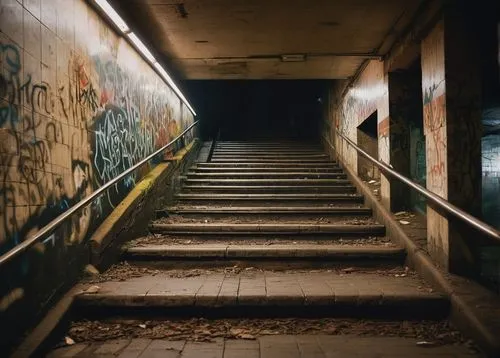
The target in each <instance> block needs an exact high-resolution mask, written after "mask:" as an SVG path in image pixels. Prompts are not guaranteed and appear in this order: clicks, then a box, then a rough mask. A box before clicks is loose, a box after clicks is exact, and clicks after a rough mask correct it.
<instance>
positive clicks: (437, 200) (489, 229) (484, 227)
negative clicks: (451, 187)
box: [325, 129, 500, 242]
mask: <svg viewBox="0 0 500 358" xmlns="http://www.w3.org/2000/svg"><path fill="white" fill-rule="evenodd" d="M335 131H336V133H337V134H338V135H339V136H340V137H341V138H342V139H344V140H345V141H346V142H347V143H348V144H350V145H351V146H352V147H353V148H354V149H356V151H358V153H360V154H361V155H362V156H363V157H365V158H366V159H368V160H369V161H370V162H372V163H373V164H375V165H376V166H377V167H378V168H379V169H381V170H382V171H383V172H384V173H386V174H389V175H390V176H392V177H395V178H396V179H398V180H399V181H400V182H402V183H404V184H406V185H408V186H409V187H410V188H412V189H415V190H416V191H417V192H419V193H420V194H422V195H423V196H425V197H426V198H427V199H429V200H430V201H431V202H432V203H434V204H436V205H437V206H439V207H440V208H442V209H444V210H445V211H446V212H447V213H449V214H452V215H453V216H455V217H456V218H458V219H460V220H462V221H465V222H466V223H467V224H469V225H470V226H472V227H474V228H476V229H477V230H479V231H481V232H483V233H484V234H486V235H488V236H489V237H491V238H492V239H494V240H496V241H498V242H500V231H498V230H497V229H495V228H494V227H493V226H490V225H488V224H486V223H485V222H482V221H481V220H479V219H477V218H475V217H474V216H472V215H470V214H468V213H466V212H465V211H463V210H462V209H460V208H458V207H457V206H455V205H453V204H451V203H450V202H448V201H447V200H445V199H443V198H441V197H440V196H438V195H436V194H434V193H433V192H431V191H429V190H427V189H426V188H424V187H423V186H421V185H419V184H417V183H415V182H413V181H412V180H410V179H408V178H407V177H405V176H404V175H401V174H399V173H398V172H396V171H395V170H394V169H392V168H390V167H389V166H388V165H386V164H384V163H382V162H380V161H378V160H377V159H375V158H373V157H372V156H370V155H369V154H368V153H367V152H365V151H364V150H363V149H361V148H360V147H358V146H357V145H356V143H354V142H353V141H352V140H351V139H349V138H347V137H346V136H344V135H343V134H342V133H341V132H340V131H339V130H338V129H335ZM325 140H326V141H327V142H328V144H329V145H330V146H331V147H332V148H333V149H334V150H335V146H334V145H333V144H332V143H331V142H330V140H329V139H328V138H326V137H325Z"/></svg>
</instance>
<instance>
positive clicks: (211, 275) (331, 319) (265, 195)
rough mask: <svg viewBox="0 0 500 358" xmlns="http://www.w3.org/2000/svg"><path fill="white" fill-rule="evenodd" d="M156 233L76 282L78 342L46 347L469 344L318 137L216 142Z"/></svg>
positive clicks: (94, 353)
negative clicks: (309, 140)
mask: <svg viewBox="0 0 500 358" xmlns="http://www.w3.org/2000/svg"><path fill="white" fill-rule="evenodd" d="M200 157H201V156H200ZM205 158H206V155H205ZM150 232H151V234H150V235H148V236H146V237H142V238H139V239H136V240H134V241H132V242H130V243H128V244H127V245H126V246H125V247H124V248H123V262H121V263H119V264H117V265H115V266H113V267H112V268H111V269H109V270H108V271H106V272H103V273H102V274H99V275H97V276H93V277H90V278H89V279H87V280H86V281H84V282H82V283H81V291H80V292H81V293H79V294H78V295H77V296H75V298H74V302H73V307H72V308H73V309H72V313H73V323H72V324H71V327H70V329H69V330H68V331H67V333H66V334H65V335H66V337H71V338H72V339H74V340H75V341H76V342H77V344H75V345H67V338H66V341H65V342H66V343H63V344H62V347H60V348H57V349H54V350H53V351H52V352H51V353H50V354H49V355H48V357H70V356H71V357H73V356H76V357H112V356H113V357H115V356H119V357H160V356H161V357H177V358H193V357H207V358H208V357H220V358H223V357H224V358H229V357H239V358H243V357H245V358H250V357H261V358H278V357H287V358H288V357H297V358H299V357H307V358H310V357H322V358H326V357H333V356H335V357H337V356H338V357H353V356H359V357H421V356H422V355H425V356H432V357H451V356H453V357H470V356H475V354H473V353H470V352H468V351H467V348H466V347H464V346H461V345H453V344H452V343H456V342H458V343H460V342H462V341H461V338H460V335H459V334H458V333H457V332H456V331H454V330H453V329H450V326H449V325H448V321H447V317H448V315H449V312H450V308H449V304H450V303H449V300H448V299H447V298H446V297H444V296H443V295H441V294H439V293H436V292H433V291H432V290H431V289H430V288H429V287H428V286H427V285H426V284H425V282H423V281H421V280H420V279H419V277H418V276H417V275H415V274H414V273H413V272H411V271H410V270H408V269H407V268H405V265H404V262H405V256H406V253H405V251H404V250H403V249H402V248H400V247H397V246H396V245H394V244H393V243H392V242H391V241H390V240H388V239H387V238H386V237H385V228H384V226H383V225H380V224H379V223H377V222H375V221H374V220H373V218H372V217H371V211H370V209H368V208H366V207H364V206H363V197H362V196H361V195H359V194H357V192H356V189H355V188H354V187H353V186H352V185H351V183H350V182H349V181H348V180H347V178H346V176H345V174H344V173H343V171H342V169H341V168H340V167H339V166H338V165H337V163H335V162H333V161H331V160H330V159H329V158H328V157H327V156H326V155H325V154H323V153H322V151H321V149H320V148H319V147H318V146H316V145H309V144H295V143H289V142H283V143H267V142H266V143H264V142H262V143H258V142H256V143H240V142H220V143H217V145H216V147H215V150H214V152H213V157H212V158H211V160H210V161H209V162H206V161H204V162H201V161H200V162H198V163H196V164H194V165H193V167H191V168H190V169H189V170H188V171H187V173H185V176H184V178H183V186H182V190H181V191H180V193H178V194H177V197H176V201H175V203H174V204H173V205H172V206H171V207H167V208H164V209H162V210H159V211H158V212H157V217H156V218H155V219H154V220H152V222H151V223H150ZM436 339H437V340H439V341H441V342H443V343H444V345H442V346H441V345H439V344H438V345H434V343H433V341H435V340H436ZM426 340H430V341H431V343H429V342H426ZM419 341H423V342H419ZM63 342H64V341H63ZM417 342H419V343H418V344H416V343H417ZM420 345H422V346H423V347H426V348H424V349H423V348H421V346H420ZM429 345H430V346H429ZM470 354H472V355H470Z"/></svg>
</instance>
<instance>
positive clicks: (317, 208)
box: [167, 205, 371, 212]
mask: <svg viewBox="0 0 500 358" xmlns="http://www.w3.org/2000/svg"><path fill="white" fill-rule="evenodd" d="M168 210H171V211H181V210H203V211H220V212H238V211H252V212H259V211H260V212H272V211H280V212H286V211H310V212H317V211H321V212H324V211H351V210H366V211H371V209H370V208H366V207H362V206H361V205H353V206H351V207H346V206H331V205H328V206H324V205H314V206H290V205H289V206H285V207H283V206H230V207H229V206H215V205H214V206H206V205H203V206H197V205H189V206H188V205H183V206H172V207H169V208H167V211H168Z"/></svg>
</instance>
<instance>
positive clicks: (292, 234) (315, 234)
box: [149, 225, 385, 240]
mask: <svg viewBox="0 0 500 358" xmlns="http://www.w3.org/2000/svg"><path fill="white" fill-rule="evenodd" d="M357 226H359V228H356V229H354V228H351V229H349V228H338V229H336V230H323V231H300V230H294V229H288V230H286V229H282V230H277V229H261V230H260V231H259V230H252V229H250V230H247V231H243V230H239V231H236V230H234V231H231V230H228V229H224V228H222V229H206V230H200V229H193V228H189V229H188V228H186V229H184V230H183V229H181V228H177V229H173V228H167V227H160V226H159V225H151V226H150V227H149V230H150V231H151V232H152V233H155V234H162V235H175V236H198V237H205V236H216V237H241V236H246V237H262V236H266V237H269V236H271V237H278V236H279V237H287V238H291V239H292V240H293V239H295V238H298V237H307V238H312V239H316V238H318V239H319V238H321V237H323V238H324V237H327V238H329V239H333V238H336V237H338V238H343V237H353V236H354V237H356V236H358V237H359V236H375V237H382V236H384V235H385V229H383V228H382V229H379V228H376V227H371V226H368V225H357Z"/></svg>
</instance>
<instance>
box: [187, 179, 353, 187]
mask: <svg viewBox="0 0 500 358" xmlns="http://www.w3.org/2000/svg"><path fill="white" fill-rule="evenodd" d="M184 183H185V184H188V183H214V184H218V183H220V184H224V183H240V184H246V185H252V184H253V185H257V184H269V180H268V179H261V178H254V179H250V178H244V179H242V178H234V179H220V178H206V179H193V178H189V179H186V180H185V181H184ZM272 184H275V185H276V184H294V185H311V184H316V185H328V184H337V185H338V184H342V185H346V186H352V184H351V182H350V181H349V180H347V179H274V180H273V181H272Z"/></svg>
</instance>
